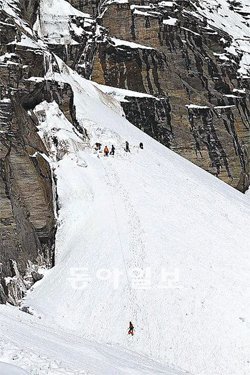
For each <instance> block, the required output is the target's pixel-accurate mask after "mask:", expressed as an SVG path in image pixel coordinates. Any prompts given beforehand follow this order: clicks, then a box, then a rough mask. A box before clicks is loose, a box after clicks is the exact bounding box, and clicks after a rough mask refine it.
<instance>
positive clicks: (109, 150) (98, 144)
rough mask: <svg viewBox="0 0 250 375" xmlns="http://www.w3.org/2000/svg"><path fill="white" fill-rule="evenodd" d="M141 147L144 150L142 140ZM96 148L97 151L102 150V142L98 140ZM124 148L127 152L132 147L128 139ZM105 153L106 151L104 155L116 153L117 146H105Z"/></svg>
mask: <svg viewBox="0 0 250 375" xmlns="http://www.w3.org/2000/svg"><path fill="white" fill-rule="evenodd" d="M139 147H140V149H142V150H143V143H142V142H140V143H139ZM94 148H95V150H96V151H97V152H100V151H101V148H102V145H101V143H99V142H96V143H95V147H94ZM124 150H125V151H126V152H130V147H129V143H128V141H126V142H125V148H124ZM103 153H104V156H106V157H107V156H109V155H115V146H114V145H112V146H111V149H109V148H108V146H105V147H104V149H103Z"/></svg>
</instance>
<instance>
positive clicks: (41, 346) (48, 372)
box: [0, 306, 183, 375]
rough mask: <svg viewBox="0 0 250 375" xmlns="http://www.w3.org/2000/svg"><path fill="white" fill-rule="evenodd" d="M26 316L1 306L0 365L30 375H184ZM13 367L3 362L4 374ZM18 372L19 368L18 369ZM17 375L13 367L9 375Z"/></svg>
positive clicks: (120, 349)
mask: <svg viewBox="0 0 250 375" xmlns="http://www.w3.org/2000/svg"><path fill="white" fill-rule="evenodd" d="M43 323H44V322H43V321H41V320H39V319H37V318H34V317H32V316H31V315H29V314H24V313H23V312H20V311H18V310H17V309H16V308H13V307H6V306H0V326H1V339H0V361H3V362H7V363H9V364H12V365H13V364H15V365H17V366H18V367H19V368H22V369H25V370H26V371H28V374H29V375H38V374H39V375H61V374H65V375H87V374H88V375H89V374H91V375H92V374H96V375H126V374H133V375H139V374H145V375H146V374H151V375H154V374H167V375H182V374H183V372H181V371H177V370H176V371H175V370H174V369H171V368H169V367H167V366H164V365H162V364H159V363H157V362H154V361H153V360H151V359H150V358H148V357H146V356H140V355H138V354H136V353H133V352H131V351H128V350H124V349H122V348H120V347H118V346H115V347H114V346H111V345H110V344H98V343H96V342H93V341H89V340H86V339H83V338H81V337H79V335H75V334H72V333H70V332H69V331H66V330H65V328H64V329H59V328H58V327H52V326H48V325H47V324H46V325H44V324H43ZM8 367H9V366H6V365H2V367H1V362H0V374H1V375H5V372H3V369H4V370H5V368H6V371H7V369H8ZM14 369H15V368H14ZM14 374H15V375H19V374H20V375H24V374H26V372H24V371H23V372H21V370H20V372H17V373H16V372H14V370H13V368H12V366H11V368H10V372H9V373H8V372H7V374H6V375H14Z"/></svg>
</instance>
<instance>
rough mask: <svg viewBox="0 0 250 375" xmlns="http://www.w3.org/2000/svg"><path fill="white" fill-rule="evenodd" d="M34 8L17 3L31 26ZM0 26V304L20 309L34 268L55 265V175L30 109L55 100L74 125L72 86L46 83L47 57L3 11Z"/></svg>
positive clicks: (35, 271) (36, 275)
mask: <svg viewBox="0 0 250 375" xmlns="http://www.w3.org/2000/svg"><path fill="white" fill-rule="evenodd" d="M37 5H38V2H23V3H21V7H20V14H22V15H23V18H24V19H25V18H26V21H29V23H30V24H33V22H34V20H35V13H36V8H37ZM0 21H1V23H0V27H1V31H2V30H4V33H3V32H1V34H0V42H1V45H0V49H1V56H0V84H1V85H0V200H1V210H0V279H1V284H0V303H5V302H6V301H8V302H10V303H12V304H18V303H19V302H20V300H21V298H22V296H23V294H24V293H25V291H26V289H27V288H29V287H30V286H31V285H32V284H33V283H34V282H35V281H37V280H39V279H40V278H41V276H39V272H38V267H39V266H51V265H53V262H54V237H55V229H56V222H55V208H54V199H53V175H52V171H51V170H50V166H49V164H48V162H47V151H46V149H45V146H44V144H43V142H42V141H41V139H40V136H39V135H38V130H37V122H36V121H37V120H36V117H35V116H33V115H32V109H33V108H34V107H35V106H36V105H37V104H38V103H40V102H42V101H43V100H47V101H53V100H55V101H57V103H58V104H59V106H60V108H61V110H62V111H63V112H64V114H65V116H66V117H67V118H68V119H69V120H70V121H71V122H72V123H74V124H75V126H76V127H77V126H78V123H77V121H76V118H75V113H74V107H73V94H72V90H71V88H70V86H69V85H66V84H58V83H56V82H51V81H49V80H47V81H46V82H45V81H44V75H45V73H46V70H47V68H48V67H47V64H46V56H48V55H47V54H46V53H45V51H43V50H42V48H40V47H39V45H37V46H36V45H35V44H34V43H35V40H34V39H30V36H29V34H28V32H27V29H26V28H23V27H22V24H21V25H20V24H17V23H16V22H15V18H14V17H13V18H12V17H10V16H9V15H7V14H6V13H5V12H4V11H2V12H1V13H0ZM30 77H38V78H36V79H35V80H29V78H30ZM39 77H40V78H39Z"/></svg>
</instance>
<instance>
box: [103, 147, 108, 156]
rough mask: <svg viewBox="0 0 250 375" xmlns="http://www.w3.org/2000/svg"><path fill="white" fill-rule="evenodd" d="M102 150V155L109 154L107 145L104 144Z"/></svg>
mask: <svg viewBox="0 0 250 375" xmlns="http://www.w3.org/2000/svg"><path fill="white" fill-rule="evenodd" d="M103 152H104V156H109V149H108V146H105V147H104V150H103Z"/></svg>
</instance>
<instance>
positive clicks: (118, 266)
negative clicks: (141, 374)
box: [24, 59, 250, 375]
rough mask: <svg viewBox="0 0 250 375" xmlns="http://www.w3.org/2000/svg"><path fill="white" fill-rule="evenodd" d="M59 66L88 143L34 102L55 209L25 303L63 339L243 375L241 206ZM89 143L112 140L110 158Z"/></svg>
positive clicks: (247, 343) (247, 263) (245, 238)
mask: <svg viewBox="0 0 250 375" xmlns="http://www.w3.org/2000/svg"><path fill="white" fill-rule="evenodd" d="M58 64H59V67H60V70H61V73H60V74H59V73H57V74H54V76H53V77H51V78H54V79H56V80H58V81H62V82H68V83H69V84H70V85H71V86H72V88H73V90H74V104H75V105H76V114H77V118H78V121H79V123H80V125H82V126H83V127H84V128H85V129H87V132H88V136H89V142H86V141H83V140H82V137H81V135H79V134H78V133H77V132H76V131H74V129H73V127H72V125H71V124H70V123H69V122H68V120H67V119H66V118H65V117H64V115H63V114H62V112H61V111H60V110H59V108H58V106H57V105H56V104H55V103H51V104H48V103H46V102H44V103H42V104H40V105H39V106H37V107H36V110H35V112H36V114H37V116H38V118H39V121H40V126H39V131H40V134H41V136H42V138H43V139H44V142H45V144H46V146H47V148H48V151H49V154H50V160H51V167H52V168H53V169H54V172H55V175H56V178H57V189H58V191H57V192H58V198H59V206H60V210H59V217H58V224H59V226H58V230H57V235H56V266H55V267H54V268H53V269H52V270H50V271H49V272H47V274H46V275H45V277H44V279H43V280H41V281H40V282H38V283H37V284H36V287H35V288H34V290H33V291H32V293H29V295H28V296H27V298H26V300H25V301H24V303H25V305H28V306H31V307H32V309H33V311H35V312H36V315H37V314H39V316H40V317H41V322H42V324H47V325H52V326H53V327H54V329H56V330H57V329H58V330H60V329H66V331H67V334H66V335H67V337H68V332H69V331H71V332H72V334H73V335H75V336H76V337H79V340H85V339H88V340H91V342H95V341H96V342H98V343H103V345H105V343H107V342H109V343H111V344H112V345H111V346H112V348H122V347H125V348H128V349H129V350H131V351H133V352H138V353H144V354H146V355H150V357H151V358H153V359H154V360H160V361H164V362H165V363H170V364H174V366H175V368H182V369H185V370H187V371H189V372H191V373H192V374H195V375H198V374H199V375H200V374H202V375H211V374H213V375H214V374H216V375H225V374H227V375H248V374H249V356H250V351H249V348H250V335H249V332H248V331H249V327H248V326H249V321H250V315H249V302H248V301H249V299H250V287H249V285H250V275H249V267H250V254H249V217H250V207H249V201H248V200H247V199H245V197H244V195H243V194H241V193H239V192H237V191H236V190H234V189H233V188H231V187H229V186H227V185H226V184H224V183H223V182H221V181H220V180H218V179H216V178H215V177H213V176H211V175H210V174H208V173H206V172H205V171H203V170H201V169H199V168H198V167H196V166H194V165H192V164H191V163H190V162H188V161H186V160H184V159H183V158H181V157H180V156H178V155H176V154H174V153H173V152H171V151H170V150H168V149H166V148H165V147H164V146H162V145H160V144H158V143H157V142H156V141H154V140H153V139H151V138H150V137H148V136H147V135H146V134H144V133H142V132H140V131H139V130H138V129H137V128H136V127H134V126H133V125H131V124H130V123H129V122H128V121H127V120H126V119H125V118H124V117H122V114H123V111H122V109H121V107H120V104H119V103H118V102H117V101H116V100H115V99H113V98H111V97H109V96H107V95H105V94H104V93H103V92H101V91H100V90H98V88H97V87H95V86H94V85H93V84H92V83H91V82H89V81H86V80H84V79H83V78H81V77H79V76H78V75H77V74H76V73H74V72H73V71H72V70H70V69H69V68H67V67H66V66H65V65H64V64H63V63H62V62H61V61H60V60H59V59H58ZM55 136H56V137H57V138H58V141H59V145H58V147H57V148H56V147H55V145H54V143H53V141H52V137H55ZM126 140H128V141H129V143H130V148H131V153H126V152H125V151H124V144H125V141H126ZM95 142H100V143H102V145H103V146H104V145H108V146H109V147H110V146H111V144H113V145H115V147H116V154H115V156H114V157H112V156H110V157H108V158H105V157H103V154H102V153H101V154H97V153H96V151H94V149H93V147H92V146H93V145H94V144H95ZM139 142H143V143H144V150H140V149H139V148H138V144H139ZM98 156H99V157H98ZM135 268H136V270H135ZM141 270H143V272H142V271H141ZM166 272H167V273H169V274H167V275H166ZM119 273H121V275H120V277H119V278H115V276H116V277H117V274H118V276H119ZM144 273H145V276H147V277H146V280H145V279H144V278H143V277H142V276H144ZM164 275H165V276H166V278H165V279H164ZM130 320H131V321H132V322H133V324H134V326H135V335H134V336H133V337H130V336H128V335H127V328H128V322H129V321H130ZM60 327H61V328H60ZM128 363H129V364H131V363H130V362H128ZM131 371H132V370H131V368H129V369H128V370H127V372H126V373H128V374H130V373H133V372H131ZM153 371H154V370H153ZM165 371H166V372H165V373H166V374H168V373H169V372H168V371H170V370H165ZM171 371H173V370H171ZM176 371H177V370H176ZM110 373H112V372H110ZM114 373H115V374H116V373H118V372H114ZM153 373H155V374H156V373H157V372H156V370H155V372H153Z"/></svg>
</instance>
